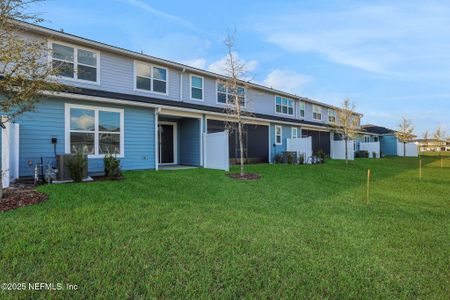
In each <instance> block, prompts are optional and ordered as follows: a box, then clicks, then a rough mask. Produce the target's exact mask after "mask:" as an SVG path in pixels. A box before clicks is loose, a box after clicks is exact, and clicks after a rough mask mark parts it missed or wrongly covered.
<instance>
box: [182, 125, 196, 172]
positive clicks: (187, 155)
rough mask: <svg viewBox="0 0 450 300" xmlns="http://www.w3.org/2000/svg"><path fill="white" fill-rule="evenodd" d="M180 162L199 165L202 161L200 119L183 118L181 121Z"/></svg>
mask: <svg viewBox="0 0 450 300" xmlns="http://www.w3.org/2000/svg"><path fill="white" fill-rule="evenodd" d="M179 129H180V133H179V137H180V139H179V141H180V145H179V149H180V163H181V164H183V165H195V166H199V165H200V164H201V162H200V147H201V145H200V138H201V137H200V119H187V118H185V119H182V120H181V121H180V122H179Z"/></svg>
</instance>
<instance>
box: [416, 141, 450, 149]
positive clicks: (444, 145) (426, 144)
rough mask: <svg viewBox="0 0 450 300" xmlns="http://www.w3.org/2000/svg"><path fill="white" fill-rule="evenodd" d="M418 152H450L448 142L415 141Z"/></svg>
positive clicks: (449, 142) (449, 143)
mask: <svg viewBox="0 0 450 300" xmlns="http://www.w3.org/2000/svg"><path fill="white" fill-rule="evenodd" d="M416 142H417V143H418V145H419V151H420V152H439V151H450V140H446V141H439V140H436V139H417V140H416Z"/></svg>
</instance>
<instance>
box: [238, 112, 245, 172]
mask: <svg viewBox="0 0 450 300" xmlns="http://www.w3.org/2000/svg"><path fill="white" fill-rule="evenodd" d="M239 149H240V151H239V152H240V154H241V176H244V143H243V141H242V123H241V122H240V121H239Z"/></svg>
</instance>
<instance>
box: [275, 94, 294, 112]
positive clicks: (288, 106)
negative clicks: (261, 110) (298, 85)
mask: <svg viewBox="0 0 450 300" xmlns="http://www.w3.org/2000/svg"><path fill="white" fill-rule="evenodd" d="M275 111H276V112H277V113H280V114H285V115H293V114H294V100H292V99H288V98H284V97H281V96H276V97H275Z"/></svg>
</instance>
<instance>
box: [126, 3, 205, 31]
mask: <svg viewBox="0 0 450 300" xmlns="http://www.w3.org/2000/svg"><path fill="white" fill-rule="evenodd" d="M119 1H120V2H124V3H127V4H129V5H132V6H134V7H137V8H139V9H141V10H143V11H145V12H147V13H150V14H152V15H156V16H159V17H161V18H164V19H166V20H169V21H172V22H174V23H177V24H179V25H181V26H184V27H187V28H190V29H197V28H196V26H195V25H194V24H192V23H191V22H189V21H186V20H184V19H182V18H179V17H177V16H174V15H171V14H168V13H166V12H163V11H161V10H158V9H156V8H154V7H153V6H150V5H149V4H147V3H145V2H143V1H140V0H119Z"/></svg>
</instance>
